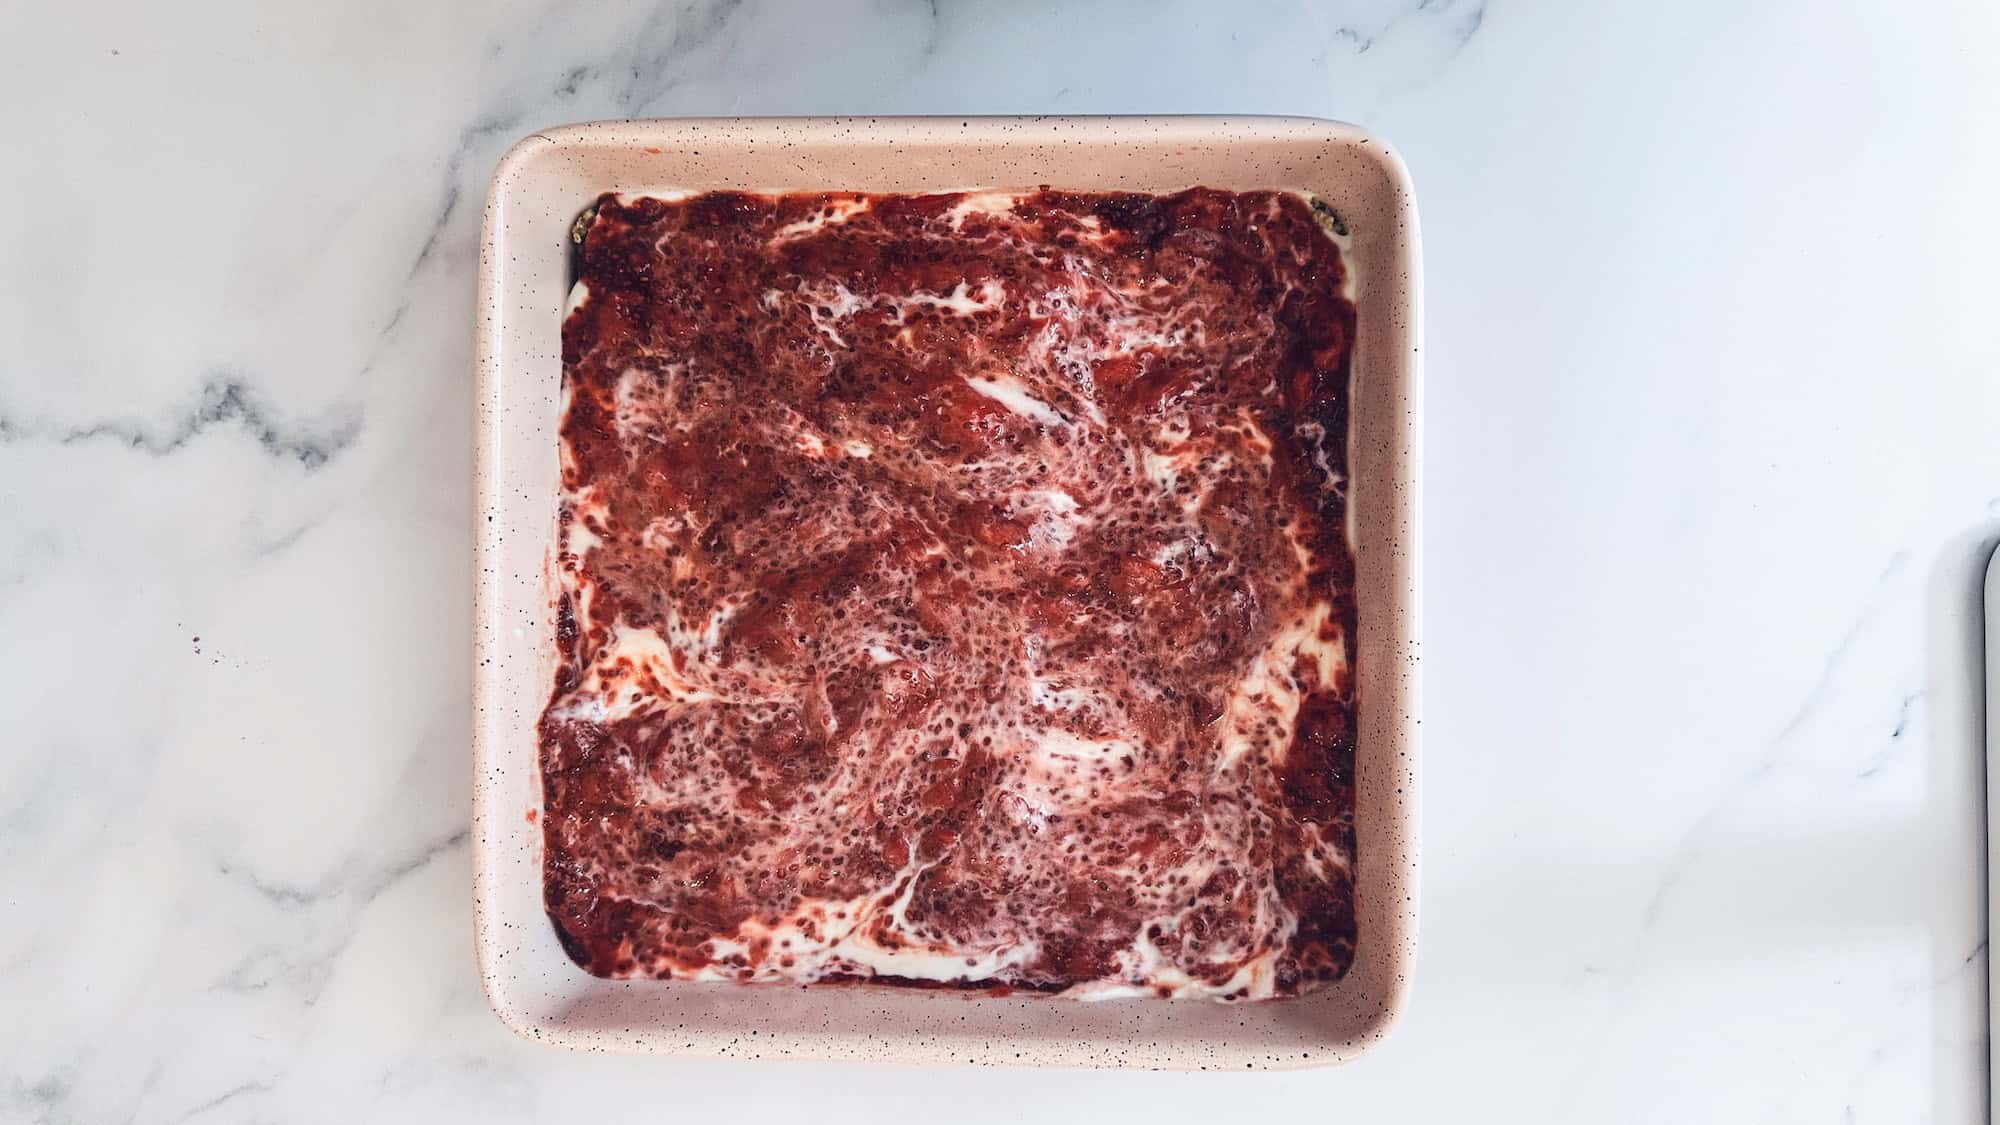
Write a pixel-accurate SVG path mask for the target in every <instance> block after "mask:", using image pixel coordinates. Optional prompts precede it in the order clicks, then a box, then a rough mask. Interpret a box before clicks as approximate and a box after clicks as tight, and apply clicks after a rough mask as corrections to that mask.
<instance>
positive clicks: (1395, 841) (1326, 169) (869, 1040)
mask: <svg viewBox="0 0 2000 1125" xmlns="http://www.w3.org/2000/svg"><path fill="white" fill-rule="evenodd" d="M1040 185H1049V186H1053V187H1056V188H1067V189H1076V190H1099V191H1104V190H1110V191H1143V192H1155V193H1164V192H1171V191H1176V190H1179V189H1182V188H1186V187H1192V186H1196V185H1202V186H1208V187H1217V188H1233V189H1239V190H1251V189H1291V190H1302V191H1308V192H1311V193H1312V194H1314V195H1315V196H1317V197H1319V198H1320V199H1322V200H1324V201H1325V202H1326V203H1328V204H1330V205H1331V206H1332V207H1333V208H1334V210H1335V211H1336V213H1337V214H1338V216H1339V220H1338V222H1339V224H1340V225H1341V226H1343V227H1344V228H1345V232H1346V239H1345V243H1346V244H1345V254H1346V258H1347V262H1348V265H1349V267H1350V269H1351V271H1352V275H1353V285H1354V293H1353V299H1354V302H1355V305H1356V309H1357V340H1356V343H1355V354H1354V362H1353V386H1352V407H1351V412H1350V418H1351V423H1350V427H1351V432H1350V433H1349V434H1348V436H1347V440H1348V454H1349V462H1350V466H1351V472H1352V481H1351V485H1350V487H1351V489H1352V493H1351V505H1350V508H1349V512H1350V515H1349V528H1348V532H1349V535H1350V537H1351V539H1352V542H1353V547H1354V554H1355V562H1356V568H1357V579H1356V581H1357V587H1358V588H1357V591H1356V593H1357V602H1358V606H1359V609H1358V619H1357V626H1358V633H1359V636H1358V638H1357V642H1356V647H1357V657H1358V666H1357V687H1356V699H1357V701H1358V708H1359V732H1358V733H1359V737H1358V739H1357V744H1356V774H1357V779H1356V781H1357V784H1356V809H1355V814H1356V837H1357V840H1356V867H1357V873H1358V874H1357V880H1356V887H1355V894H1356V917H1357V923H1358V927H1359V938H1358V941H1357V947H1356V959H1355V962H1354V964H1353V967H1352V968H1351V969H1350V970H1349V972H1348V973H1347V975H1346V976H1345V977H1344V978H1342V979H1341V980H1340V981H1339V982H1338V983H1336V984H1333V985H1329V986H1326V987H1324V988H1322V989H1320V990H1319V991H1317V992H1314V993H1311V994H1309V995H1307V996H1304V997H1301V998H1298V999H1294V1000H1281V1001H1269V1002H1263V1003H1253V1004H1219V1003H1213V1002H1205V1001H1173V1002H1167V1001H1157V1000H1143V999H1142V1000H1118V1001H1103V1002H1077V1001H1070V1000H1062V999H1056V998H1051V997H1047V996H1041V995H1036V994H1032V993H1023V992H1016V993H1013V994H1011V995H1006V996H999V995H992V994H989V993H985V992H960V991H955V990H928V989H912V988H902V987H894V986H886V985H851V984H842V985H828V986H815V987H793V986H784V985H748V986H746V985H734V984H707V983H689V982H670V981H627V980H605V979H600V978H597V977H593V976H590V975H589V974H587V973H585V972H584V971H583V970H582V969H580V968H578V967H577V966H576V965H575V964H574V963H573V962H572V961H571V960H570V959H569V957H568V956H567V955H566V954H565V953H564V952H563V949H562V946H561V945H560V944H559V942H558V941H557V938H556V934H555V930H554V928H553V927H552V926H551V924H550V922H549V919H548V916H547V914H546V913H545V912H544V909H543V904H542V832H541V825H540V823H539V821H540V811H541V801H542V792H541V779H540V773H539V766H538V759H539V747H538V744H537V740H536V721H537V719H538V718H539V716H540V713H541V710H542V708H543V706H544V705H545V704H546V703H547V701H548V698H549V691H550V688H551V685H552V677H553V675H554V668H555V661H556V654H555V647H554V624H553V617H554V611H553V590H554V582H553V577H552V573H551V563H552V544H553V542H554V532H555V512H556V490H557V485H558V458H557V427H558V422H559V402H560V390H561V380H562V358H561V357H562V348H561V326H562V309H563V302H564V298H565V296H566V294H567V292H568V288H569V281H570V273H569V271H570V253H571V242H570V238H569V235H570V227H571V223H572V222H573V221H574V220H575V218H576V216H577V215H578V213H580V212H581V211H582V210H583V209H584V208H586V207H588V206H589V205H590V204H591V203H592V202H593V201H594V200H595V199H596V197H597V196H598V195H599V194H600V193H602V192H605V191H618V192H644V191H677V190H692V191H704V190H716V189H737V190H755V191H861V192H934V191H951V190H963V189H971V188H988V189H990V188H1032V187H1036V186H1040ZM1419 264H1420V263H1419V256H1418V240H1417V220H1416V208H1415V202H1414V199H1413V197H1412V195H1411V191H1410V184H1409V177H1408V173H1407V172H1406V170H1405V169H1404V167H1403V164H1402V161H1401V160H1400V159H1399V158H1398V157H1397V156H1396V154H1395V153H1394V151H1393V150H1391V149H1389V148H1388V147H1387V146H1386V145H1384V144H1383V143H1382V142H1381V141H1379V140H1377V139H1375V138H1373V137H1371V136H1370V135H1368V134H1367V133H1365V132H1363V131H1362V130H1359V129H1356V128H1354V127H1352V126H1347V125H1340V124H1335V123H1332V122H1326V121H1317V120H1311V119H1304V118H1262V117H1122V118H1120V117H1112V118H1082V117H1070V118H1065V117H1037V118H1004V117H1002V118H957V117H953V118H788V119H716V120H668V121H631V122H603V123H596V124H584V125H571V126H565V127H563V128H559V129H550V130H545V131H542V132H539V133H535V134H532V135H530V136H528V137H527V138H525V139H523V140H522V141H521V142H520V143H518V144H516V145H515V146H514V147H513V149H511V150H510V151H509V152H508V153H507V155H506V156H505V157H504V158H503V159H502V160H501V162H500V166H499V168H498V170H497V171H496V172H495V173H494V177H493V182H492V186H491V190H490V192H489V194H488V197H487V203H486V215H485V224H484V229H483V232H482V236H481V242H480V273H479V323H478V386H477V392H476V409H477V412H478V433H477V439H476V446H475V472H474V476H475V481H476V489H477V505H476V509H477V517H476V520H475V539H476V542H475V556H476V570H475V575H474V599H475V605H474V616H473V620H474V654H473V657H474V719H473V769H474V775H473V896H474V907H475V915H476V919H477V947H478V954H479V964H480V973H481V976H482V978H483V980H484V984H485V988H486V993H487V996H488V998H489V999H490V1000H491V1002H492V1004H493V1008H494V1011H495V1012H497V1013H498V1014H499V1016H500V1018H501V1019H502V1020H503V1021H504V1022H505V1023H506V1024H507V1025H508V1026H509V1027H511V1028H513V1029H514V1030H515V1031H517V1032H519V1033H520V1034H521V1035H523V1036H526V1037H528V1038H531V1039H536V1040H540V1041H543V1042H548V1043H554V1044H559V1045H562V1046H568V1047H576V1048H584V1049H592V1050H606V1051H633V1052H656V1053H664V1054H684V1055H697V1056H712V1057H720V1056H728V1057H736V1058H755V1057H764V1058H769V1057H790V1058H818V1059H888V1060H902V1061H921V1062H947V1061H959V1062H973V1063H994V1064H997V1063H1009V1064H1026V1065H1078V1066H1107V1067H1151V1068H1174V1069H1197V1068H1209V1069H1214V1068H1229V1069H1239V1070H1240V1069H1243V1068H1245V1067H1296V1066H1309V1065H1315V1064H1324V1063H1332V1062H1340V1061H1344V1060H1347V1059H1351V1058H1353V1057H1354V1056H1355V1055H1357V1054H1359V1053H1360V1052H1362V1051H1364V1050H1366V1049H1367V1048H1368V1047H1370V1046H1371V1045H1373V1044H1374V1043H1376V1042H1378V1041H1379V1040H1380V1039H1381V1038H1382V1037H1383V1035H1385V1034H1386V1033H1387V1031H1388V1029H1389V1028H1390V1026H1391V1025H1392V1024H1393V1023H1394V1021H1395V1019H1396V1017H1397V1016H1398V1015H1399V1014H1400V1012H1401V1010H1402V1008H1403V1006H1404V1004H1405V1003H1406V1001H1407V997H1408V995H1409V988H1410V971H1411V965H1412V961H1413V956H1414V950H1415V940H1416V875H1417V801H1416V795H1417V786H1416V781H1417V777H1416V759H1417V723H1418V663H1417V659H1418V648H1419V622H1418V618H1419V606H1418V591H1417V574H1418V573H1419V564H1418V542H1417V540H1418V501H1419V497H1418V482H1419V474H1418V403H1419V373H1420V366H1419V355H1418V350H1419V347H1420V345H1421V335H1420V305H1421V297H1420V281H1419Z"/></svg>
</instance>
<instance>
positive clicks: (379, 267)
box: [0, 0, 2000, 1122]
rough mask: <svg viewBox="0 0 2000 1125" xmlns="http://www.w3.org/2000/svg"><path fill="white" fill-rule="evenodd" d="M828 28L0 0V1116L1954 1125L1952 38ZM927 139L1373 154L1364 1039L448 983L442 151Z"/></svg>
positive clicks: (1344, 23)
mask: <svg viewBox="0 0 2000 1125" xmlns="http://www.w3.org/2000/svg"><path fill="white" fill-rule="evenodd" d="M830 7H832V8H837V9H838V10H837V11H828V12H827V14H824V15H820V16H817V17H811V18H808V17H807V16H805V15H804V14H803V13H805V12H806V11H807V10H808V9H807V8H806V6H804V5H798V6H795V7H788V6H786V5H784V4H780V3H776V2H773V0H763V2H758V0H725V2H721V3H704V2H683V3H672V4H657V5H656V4H653V3H647V2H631V3H611V4H606V5H573V4H557V3H553V2H536V0H514V2H508V3H500V4H474V3H432V4H412V3H398V2H394V0H378V2H365V3H359V4H306V3H294V4H257V3H253V2H250V0H217V2H209V3H190V4H145V3H138V2H135V0H116V2H113V3H106V4H60V5H16V6H13V7H11V8H8V9H7V11H6V13H5V14H4V15H0V105H5V106H6V107H7V109H6V111H5V113H4V120H5V123H6V128H5V137H6V143H5V144H4V145H0V182H5V183H6V184H7V185H8V191H7V192H6V195H5V197H6V199H7V201H8V204H9V206H7V207H6V208H4V209H0V224H4V227H0V246H4V247H5V252H4V253H0V278H4V282H5V284H6V286H7V289H8V292H9V294H10V298H9V299H8V300H6V301H5V302H0V341H4V343H5V345H6V347H5V351H4V355H0V714H4V715H5V716H6V720H7V730H8V733H7V735H6V736H5V737H4V738H0V893H4V899H0V901H4V908H0V1119H5V1120H46V1121H56V1122H64V1121H81V1122H99V1121H115V1120H127V1119H133V1120H140V1121H198V1122H226V1121H286V1122H295V1121H352V1120H371V1121H404V1120H407V1121H437V1120H468V1121H482V1122H492V1121H506V1120H529V1119H536V1120H555V1119H564V1118H569V1117H576V1118H579V1119H581V1118H584V1117H586V1116H588V1117H608V1116H613V1115H615V1117H616V1119H619V1120H634V1119H650V1118H652V1117H655V1116H658V1117H663V1118H664V1117H672V1118H673V1119H678V1120H688V1121H698V1120H704V1119H707V1118H711V1117H714V1116H715V1115H716V1114H718V1113H721V1112H724V1111H726V1112H728V1113H729V1114H730V1115H731V1117H732V1119H735V1120H759V1119H783V1118H785V1117H786V1116H787V1111H792V1112H793V1113H796V1111H797V1110H799V1109H803V1108H810V1109H813V1110H816V1111H817V1112H816V1116H815V1118H814V1119H815V1120H818V1121H848V1120H854V1121H859V1120H862V1119H864V1118H866V1119H868V1120H875V1121H880V1120H886V1119H893V1118H895V1117H896V1116H897V1115H899V1114H901V1115H905V1116H909V1117H912V1118H914V1119H935V1118H937V1117H939V1116H940V1114H941V1115H942V1117H943V1118H944V1119H947V1120H949V1119H960V1120H967V1121H974V1120H992V1121H1015V1120H1024V1119H1040V1118H1041V1117H1042V1116H1043V1115H1057V1114H1062V1113H1066V1112H1067V1111H1071V1110H1076V1111H1087V1112H1088V1114H1089V1116H1090V1117H1091V1118H1093V1119H1104V1120H1111V1119H1122V1118H1128V1117H1129V1118H1133V1119H1138V1118H1144V1119H1146V1120H1150V1121H1170V1120H1185V1121H1195V1120H1206V1121H1213V1120H1228V1119H1231V1118H1232V1116H1233V1115H1239V1114H1242V1113H1243V1112H1244V1111H1246V1110H1254V1111H1256V1112H1258V1113H1260V1114H1263V1115H1265V1116H1277V1117H1288V1118H1289V1119H1293V1120H1324V1119H1328V1118H1330V1117H1332V1116H1334V1115H1338V1117H1339V1118H1340V1119H1341V1120H1349V1121H1390V1120H1396V1121H1433V1120H1443V1119H1447V1118H1456V1117H1472V1116H1474V1115H1477V1117H1478V1119H1480V1120H1484V1121H1520V1122H1552V1121H1574V1122H1599V1121H1663V1122H1679V1121H1689V1120H1744V1121H1751V1120H1755V1121H1776V1120H1786V1121H1792V1120H1797V1121H1826V1122H1841V1121H1912V1120H1944V1121H1956V1120H1969V1119H1976V1118H1977V1117H1978V1116H1979V1114H1980V1112H1981V1111H1982V1109H1983V1104H1984V1096H1983V1091H1984V1085H1983V1083H1984V1077H1983V1074H1984V1054H1985V1033H1984V1019H1985V1015H1984V1013H1985V1006H1984V992H1983V989H1984V982H1985V973H1986V959H1985V955H1984V950H1985V943H1984V922H1983V914H1982V909H1981V897H1980V893H1979V885H1978V881H1979V878H1980V862H1981V855H1982V851H1981V844H1980V841H1981V836H1980V832H1981V828H1980V825H1981V808H1982V802H1981V799H1980V783H1981V776H1982V775H1981V765H1980V761H1979V757H1978V741H1977V730H1978V723H1979V721H1980V714H1979V710H1978V704H1977V700H1976V698H1975V696H1974V695H1973V692H1972V686H1973V683H1974V677H1975V675H1976V672H1977V667H1978V665H1977V655H1976V650H1975V649H1974V648H1973V647H1972V645H1973V638H1974V636H1975V635H1976V634H1975V623H1976V615H1977V611H1978V595H1977V589H1978V585H1977V576H1978V569H1979V567H1978V562H1979V554H1980V549H1981V548H1982V547H1983V546H1987V545H1990V544H1991V543H1992V542H1993V541H1994V539H1995V537H1996V528H2000V440H1996V421H2000V313H1996V311H1995V309H1996V302H2000V282H1996V280H1995V277H1996V274H1995V263H1996V262H2000V207H1996V206H1995V202H1994V201H1995V200H2000V146H1996V145H1995V144H1994V143H1992V136H1993V126H1994V122H1995V121H2000V69H1996V68H1995V67H1993V66H1992V65H1991V64H1990V61H1989V59H1988V55H1989V53H1990V46H1991V44H1992V43H1993V42H1995V41H2000V8H1996V7H1995V6H1993V5H1989V4H1980V3H1976V2H1968V3H1962V4H1947V5H1931V6H1926V7H1924V9H1923V11H1922V13H1921V14H1919V13H1918V12H1917V11H1915V10H1913V9H1906V8H1904V7H1903V6H1902V5H1898V4H1893V3H1890V2H1888V0H1868V2H1857V3H1853V4H1845V5H1824V4H1812V3H1807V2H1805V0H1789V2H1782V3H1776V4H1764V5H1738V4H1733V3H1723V2H1720V0H1699V2H1697V3H1692V4H1650V5H1639V4H1624V5H1609V4H1598V3H1591V2H1581V0H1579V2H1551V3H1531V2H1523V0H1422V2H1418V0H1335V2H1332V3H1327V4H1321V5H1304V4H1280V5H1272V6H1269V7H1265V8H1259V9H1257V10H1255V11H1251V10H1249V9H1247V8H1242V9H1237V8H1232V7H1231V6H1229V5H1223V4H1214V5H1197V4H1189V3H1170V4H1154V3H1145V2H1138V0H1135V2H1129V3H1122V4H1108V5H1104V6H1101V7H1091V8H1088V9H1087V10H1086V8H1085V6H1083V5H1077V4H1068V5H1058V4H1053V3H1037V4H1032V5H1026V4H1024V5H1010V6H1005V7H1001V6H991V7H975V6H973V5H972V4H969V3H967V2H966V0H931V2H929V3H926V2H924V0H911V2H901V0H879V2H870V3H862V2H859V0H856V2H854V3H843V4H839V5H833V6H830ZM586 13H589V14H586ZM1232 13H1233V14H1232ZM922 111H936V112H947V113H984V112H992V113H1000V112H1079V113H1081V112H1184V111H1208V112H1214V111H1234V112H1273V113H1297V114H1310V115H1317V116H1327V117H1337V118H1343V119H1347V120H1352V121H1356V122H1359V123H1361V124H1364V125H1368V126H1371V127H1373V128H1375V129H1377V130H1379V131H1380V132H1381V133H1382V134H1383V135H1385V136H1386V137H1388V138H1389V139H1390V140H1392V141H1393V142H1395V143H1396V144H1397V145H1398V146H1400V147H1401V149H1402V151H1403V153H1404V154H1405V156H1406V157H1407V158H1408V160H1409V163H1410V165H1411V168H1412V171H1413V174H1414V176H1415V180H1416V184H1417V190H1418V196H1419V202H1420V205H1421V208H1422V210H1423V217H1424V224H1425V241H1426V255H1427V263H1426V265H1427V274H1428V281H1429V286H1428V300H1429V324H1430V329H1429V345H1428V347H1427V349H1426V352H1427V356H1428V359H1429V385H1428V390H1427V395H1426V411H1427V430H1428V434H1427V450H1428V457H1427V469H1426V475H1427V493H1428V501H1429V503H1428V512H1427V518H1426V530H1427V551H1428V555H1427V557H1428V563H1427V566H1426V568H1425V589H1426V597H1427V603H1428V604H1427V610H1428V613H1427V620H1428V631H1427V638H1426V639H1427V646H1426V654H1427V657H1428V660H1427V692H1426V694H1427V701H1428V710H1427V721H1426V723H1425V727H1426V736H1427V744H1426V750H1427V756H1426V767H1427V768H1426V782H1425V785H1426V788H1425V796H1424V804H1425V822H1426V827H1425V838H1426V843H1427V855H1426V869H1425V877H1424V892H1423V909H1424V936H1423V939H1422V947H1421V953H1420V962H1419V969H1418V976H1417V990H1416V999H1415V1003H1414V1006H1413V1008H1412V1010H1411V1012H1410V1014H1409V1017H1408V1019H1407V1021H1406V1022H1405V1024H1404V1025H1403V1026H1402V1028H1401V1029H1400V1030H1399V1031H1398V1032H1397V1033H1396V1034H1395V1036H1394V1037H1393V1038H1392V1039H1391V1040H1390V1042H1389V1043H1388V1044H1387V1045H1385V1046H1384V1047H1383V1048H1382V1049H1381V1050H1380V1051H1379V1052H1377V1053H1376V1054H1374V1055H1372V1056H1370V1057H1369V1058H1367V1059H1365V1060H1363V1061H1361V1062H1359V1063H1356V1064H1354V1065H1352V1066H1349V1067H1346V1068H1342V1069H1336V1070H1320V1071H1308V1072H1299V1073H1289V1074H1248V1075H1213V1074H1206V1075H1203V1074H1196V1075H1174V1074H1121V1073H1070V1072H1025V1073H1024V1072H1007V1071H997V1072H996V1071H970V1070H957V1069H933V1070H905V1069H896V1068H888V1067H855V1066H850V1067H831V1066H819V1065H811V1064H789V1065H750V1064H720V1063H683V1062H676V1061H672V1060H660V1059H614V1058H598V1057H584V1056H572V1055H566V1054H562V1053H559V1052H555V1051H552V1050H548V1049H544V1048H537V1047H535V1046H532V1045H529V1044H527V1043H524V1042H520V1041H517V1040H515V1039H514V1038H513V1037H512V1036H510V1035H509V1034H508V1033H507V1032H506V1031H504V1030H503V1029H502V1028H501V1026H500V1025H499V1023H498V1022H497V1021H496V1020H494V1018H493V1017H492V1016H491V1015H490V1014H489V1013H488V1012H487V1010H486V1005H485V1002H484V1000H483V999H482V997H481V995H480V991H479V983H478V977H477V974H476V973H475V971H474V966H473V959H472V951H471V939H470V927H471V922H470V901H469V891H468V884H469V871H468V857H467V852H466V823H467V764H466V739H467V729H468V721H469V720H468V702H467V694H468V686H469V678H470V669H469V667H468V652H469V647H468V646H469V643H470V642H469V637H470V626H469V622H468V615H469V594H468V580H469V567H470V563H469V551H470V526H469V525H470V519H471V512H470V509H471V490H470V485H469V471H470V456H471V455H470V430H471V422H472V417H473V411H472V405H471V388H472V364H471V309H472V298H473V283H472V282H473V269H474V257H475V255H474V241H475V234H476V229H477V224H478V219H479V206H478V201H479V198H480V195H481V193H482V191H483V190H484V183H485V179H486V176H487V174H488V172H489V171H490V169H491V168H492V165H493V163H494V161H495V159H496V158H497V157H498V155H499V154H500V152H501V151H502V150H503V149H504V148H505V147H506V146H507V145H508V144H509V143H510V142H511V141H512V140H513V139H514V138H516V137H518V136H520V135H522V134H524V133H526V132H528V131H530V130H532V129H534V128H536V127H538V126H543V125H548V124H553V123H557V122H562V121H569V120H576V119H585V118H595V117H605V116H626V115H639V116H650V115H676V114H738V113H743V114H752V113H832V112H856V113H890V112H922ZM1052 1119H1053V1118H1052Z"/></svg>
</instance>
